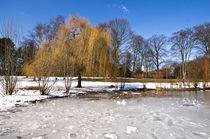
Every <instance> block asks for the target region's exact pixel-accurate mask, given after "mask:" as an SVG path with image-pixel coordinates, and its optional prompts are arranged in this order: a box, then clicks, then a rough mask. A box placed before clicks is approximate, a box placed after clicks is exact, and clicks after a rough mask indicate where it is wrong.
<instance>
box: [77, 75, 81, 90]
mask: <svg viewBox="0 0 210 139" xmlns="http://www.w3.org/2000/svg"><path fill="white" fill-rule="evenodd" d="M77 80H78V83H77V87H78V88H81V87H82V85H81V81H82V78H81V74H80V73H79V74H78V79H77Z"/></svg>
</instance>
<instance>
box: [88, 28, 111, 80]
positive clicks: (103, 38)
mask: <svg viewBox="0 0 210 139" xmlns="http://www.w3.org/2000/svg"><path fill="white" fill-rule="evenodd" d="M86 51H87V52H86V53H87V60H86V62H87V63H86V65H87V66H86V74H87V75H89V76H103V77H107V76H110V71H111V66H112V64H111V60H110V58H111V36H110V33H109V32H107V31H106V32H105V31H102V30H100V28H99V27H94V28H93V29H92V30H91V32H90V37H89V42H88V46H87V48H86Z"/></svg>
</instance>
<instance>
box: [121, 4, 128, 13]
mask: <svg viewBox="0 0 210 139" xmlns="http://www.w3.org/2000/svg"><path fill="white" fill-rule="evenodd" d="M121 8H122V10H123V12H125V13H127V12H128V9H127V7H125V6H124V5H122V6H121Z"/></svg>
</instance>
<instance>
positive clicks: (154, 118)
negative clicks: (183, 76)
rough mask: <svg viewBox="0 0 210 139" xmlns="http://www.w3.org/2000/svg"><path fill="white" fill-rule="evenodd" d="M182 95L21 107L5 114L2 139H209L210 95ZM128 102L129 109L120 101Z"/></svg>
mask: <svg viewBox="0 0 210 139" xmlns="http://www.w3.org/2000/svg"><path fill="white" fill-rule="evenodd" d="M177 94H178V95H180V96H173V97H172V96H168V97H160V98H154V97H142V98H132V99H104V98H103V97H102V98H101V99H99V100H94V101H92V99H91V98H87V97H85V98H78V97H76V98H75V97H70V98H69V97H67V98H62V99H52V100H50V101H46V102H45V103H36V104H32V105H30V106H28V107H17V108H15V109H11V110H9V111H5V112H1V113H0V138H1V139H7V138H17V136H19V137H21V138H30V139H31V138H34V139H38V138H40V139H41V138H50V139H57V138H58V139H61V138H62V139H72V138H79V139H80V138H81V139H82V138H84V139H88V138H89V139H96V138H98V139H103V138H105V139H139V138H143V139H144V138H146V139H147V138H163V139H164V138H172V139H176V138H187V139H188V138H192V139H208V138H209V137H210V130H209V128H210V121H209V115H210V111H209V110H210V101H209V100H210V94H209V93H204V92H203V91H198V92H197V93H195V92H178V93H177ZM101 95H105V94H101ZM123 100H125V102H126V105H121V104H118V103H117V102H123ZM183 104H193V105H183Z"/></svg>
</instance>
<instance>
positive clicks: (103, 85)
mask: <svg viewBox="0 0 210 139" xmlns="http://www.w3.org/2000/svg"><path fill="white" fill-rule="evenodd" d="M55 80H56V83H55V84H54V86H53V88H52V90H51V91H50V93H49V95H40V92H39V91H38V90H27V89H25V88H27V87H33V86H37V85H38V83H37V82H36V81H33V80H32V78H26V77H23V76H20V77H18V83H17V86H16V90H15V93H14V94H13V95H11V96H8V95H3V91H2V86H0V111H4V110H7V109H10V108H12V107H14V106H19V105H28V104H29V103H30V102H33V101H37V100H43V99H48V98H54V97H65V96H68V95H69V94H65V93H64V92H65V87H64V80H63V77H57V78H56V77H51V78H50V80H49V83H53V82H54V81H55ZM76 85H77V79H76V78H73V81H72V89H71V91H70V94H74V95H77V94H79V93H86V92H87V91H104V90H105V91H106V92H111V91H113V90H115V89H119V88H110V86H118V87H119V86H120V83H116V82H91V81H82V88H76ZM202 86H203V84H202V83H198V87H200V88H201V87H202ZM144 87H146V88H147V89H156V88H180V87H184V88H190V87H193V83H186V84H183V83H181V82H180V83H138V82H135V83H126V84H125V89H142V88H144Z"/></svg>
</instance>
